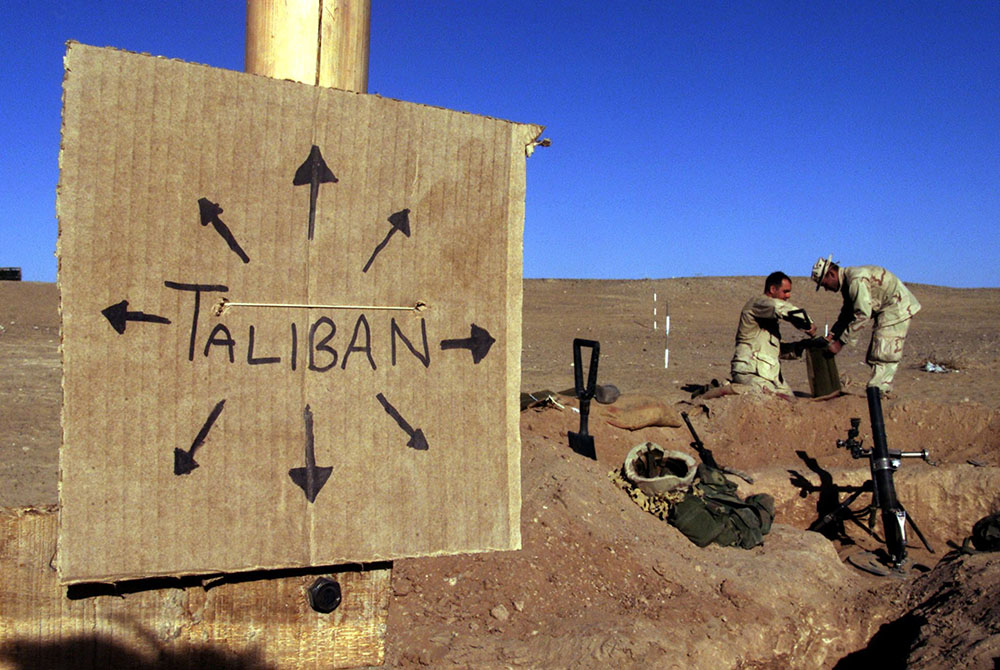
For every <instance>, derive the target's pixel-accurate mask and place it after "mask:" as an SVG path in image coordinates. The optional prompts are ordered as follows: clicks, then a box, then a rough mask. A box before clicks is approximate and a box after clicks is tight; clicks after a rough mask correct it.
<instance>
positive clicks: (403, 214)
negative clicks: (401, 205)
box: [361, 209, 410, 272]
mask: <svg viewBox="0 0 1000 670" xmlns="http://www.w3.org/2000/svg"><path fill="white" fill-rule="evenodd" d="M388 221H389V223H391V224H392V228H390V229H389V232H388V233H386V235H385V239H384V240H382V241H381V242H379V244H378V246H376V247H375V251H373V252H372V256H371V258H369V259H368V262H367V263H365V267H364V268H362V270H361V271H362V272H368V268H370V267H371V266H372V263H374V262H375V257H376V256H378V253H379V252H380V251H382V250H383V249H385V247H386V245H387V244H389V240H390V239H392V236H393V235H394V234H395V233H396V231H397V230H398V231H399V232H401V233H403V234H404V235H406V236H407V237H409V236H410V210H408V209H401V210H399V211H398V212H396V213H394V214H390V215H389V219H388Z"/></svg>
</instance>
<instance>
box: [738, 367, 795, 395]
mask: <svg viewBox="0 0 1000 670" xmlns="http://www.w3.org/2000/svg"><path fill="white" fill-rule="evenodd" d="M731 376H732V378H733V386H734V389H733V390H734V391H735V392H736V393H738V394H739V393H743V392H744V391H757V392H760V391H771V392H773V393H784V394H787V395H792V387H791V386H789V385H788V384H786V383H785V380H784V378H782V376H781V375H780V374H779V375H778V378H777V379H765V378H764V377H761V376H759V375H755V374H751V373H749V372H734V373H732V375H731ZM740 386H742V387H744V388H739V387H740Z"/></svg>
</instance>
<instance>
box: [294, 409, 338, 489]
mask: <svg viewBox="0 0 1000 670" xmlns="http://www.w3.org/2000/svg"><path fill="white" fill-rule="evenodd" d="M304 416H305V420H306V466H305V467H304V468H292V469H291V470H289V471H288V476H289V477H291V478H292V481H293V482H295V483H296V484H297V485H298V486H299V487H300V488H301V489H302V491H303V492H304V493H305V494H306V500H308V501H309V502H311V503H312V502H316V496H317V495H319V492H320V491H321V490H323V485H324V484H326V480H327V479H329V478H330V473H331V472H333V468H332V467H327V468H321V467H317V466H316V451H315V448H314V446H313V413H312V409H310V408H309V405H306V410H305V412H304Z"/></svg>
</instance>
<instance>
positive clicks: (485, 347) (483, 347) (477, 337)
mask: <svg viewBox="0 0 1000 670" xmlns="http://www.w3.org/2000/svg"><path fill="white" fill-rule="evenodd" d="M471 330H472V334H471V336H470V337H466V338H464V339H461V340H441V349H442V350H443V349H468V350H469V351H470V352H472V362H473V363H479V361H481V360H483V359H484V358H486V354H488V353H489V352H490V347H492V346H493V343H494V342H496V340H495V339H493V336H491V335H490V333H489V331H488V330H486V329H485V328H480V327H479V326H477V325H476V324H472V329H471Z"/></svg>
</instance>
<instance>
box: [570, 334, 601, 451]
mask: <svg viewBox="0 0 1000 670" xmlns="http://www.w3.org/2000/svg"><path fill="white" fill-rule="evenodd" d="M583 347H590V349H591V353H590V368H589V369H588V371H587V386H586V387H584V385H583V360H582V356H581V354H580V349H581V348H583ZM600 352H601V343H600V342H595V341H594V340H581V339H580V338H576V339H574V340H573V373H574V376H575V379H576V397H577V398H579V399H580V432H579V433H574V432H573V431H569V433H568V434H569V448H570V449H572V450H573V451H575V452H576V453H578V454H580V455H581V456H586V457H587V458H592V459H594V460H595V461H596V460H597V451H596V450H595V449H594V437H593V436H592V435H588V434H587V419H588V418H589V417H590V399H591V398H593V397H594V391H595V390H597V358H598V356H599V354H600Z"/></svg>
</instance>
